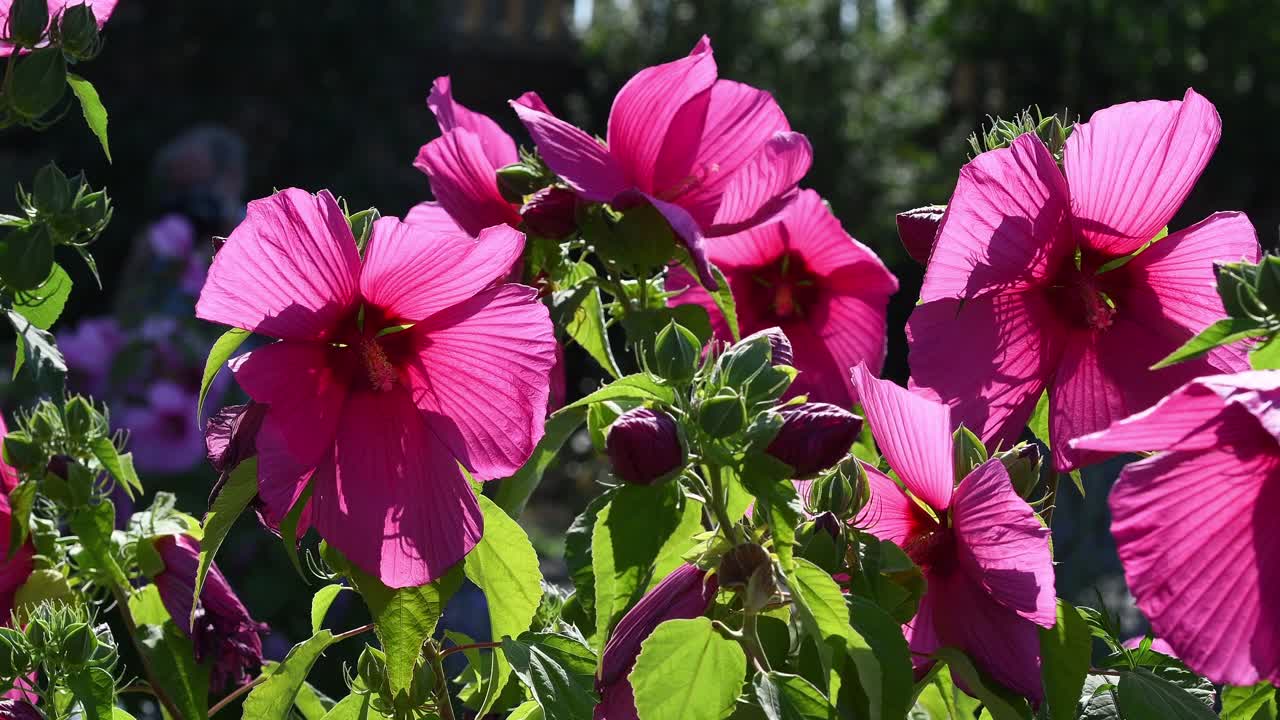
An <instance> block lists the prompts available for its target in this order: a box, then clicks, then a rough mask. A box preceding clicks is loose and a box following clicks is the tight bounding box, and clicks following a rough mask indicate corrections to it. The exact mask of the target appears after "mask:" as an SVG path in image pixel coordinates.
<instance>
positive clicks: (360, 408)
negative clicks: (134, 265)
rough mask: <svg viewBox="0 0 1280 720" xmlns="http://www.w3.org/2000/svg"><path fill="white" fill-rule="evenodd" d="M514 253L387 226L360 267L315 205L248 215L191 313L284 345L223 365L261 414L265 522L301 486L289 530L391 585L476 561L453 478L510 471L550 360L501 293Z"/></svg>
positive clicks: (546, 336) (496, 234)
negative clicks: (309, 531) (308, 528)
mask: <svg viewBox="0 0 1280 720" xmlns="http://www.w3.org/2000/svg"><path fill="white" fill-rule="evenodd" d="M523 245H524V238H523V236H521V235H520V233H518V232H516V231H515V230H512V229H511V228H509V227H507V226H505V225H500V226H497V227H493V228H490V229H488V230H486V231H484V232H483V233H481V236H480V238H479V239H478V240H477V239H473V238H471V237H468V236H467V235H465V234H461V233H457V232H455V233H454V234H448V233H445V232H441V231H436V230H434V229H431V228H429V227H426V226H421V225H411V224H405V223H402V222H400V221H399V220H398V219H396V218H391V217H387V218H382V219H380V220H378V221H377V222H376V223H375V224H374V227H373V232H372V236H371V238H370V240H369V244H368V247H367V248H366V249H365V253H364V258H363V259H362V258H361V257H360V254H359V253H358V252H357V250H356V245H355V239H354V238H353V237H352V234H351V230H350V227H349V226H348V224H347V220H346V218H345V217H344V216H343V214H342V210H341V209H340V208H339V207H338V204H337V202H335V201H334V199H333V196H332V195H330V194H329V193H328V192H321V193H320V194H319V195H312V194H310V193H307V192H305V191H303V190H298V189H289V190H284V191H282V192H279V193H277V194H275V195H273V196H271V197H269V198H265V199H262V200H256V201H254V202H251V203H249V207H248V211H247V213H246V217H245V220H244V222H242V223H241V224H240V226H239V227H237V228H236V230H235V231H234V232H233V233H231V236H230V238H228V240H227V243H226V245H225V246H223V248H222V250H221V251H219V252H218V254H217V255H216V256H215V257H214V261H213V267H212V268H210V270H209V279H208V282H206V284H205V286H204V290H203V291H202V292H201V293H200V300H199V302H198V303H197V305H196V314H197V315H198V316H199V317H201V318H203V319H205V320H211V321H213V322H218V323H222V324H224V325H231V326H234V327H240V328H244V329H246V330H251V331H253V332H256V333H260V334H263V335H267V336H271V337H276V338H280V339H281V342H278V343H274V344H271V345H267V346H266V347H263V348H261V349H259V350H255V351H253V352H251V353H248V354H245V355H242V356H240V357H239V358H237V359H236V360H235V361H234V362H233V363H232V371H233V372H234V374H235V378H236V380H237V382H239V383H240V386H241V387H242V388H244V390H245V392H246V393H248V394H249V397H251V398H253V400H254V401H255V402H258V403H263V404H265V405H268V406H269V407H268V409H267V412H266V416H265V417H264V418H263V420H262V426H261V429H260V430H259V432H258V436H257V439H256V449H257V452H258V462H259V464H258V494H259V496H260V498H261V499H262V501H263V503H264V505H265V508H266V510H265V514H266V517H267V518H268V519H269V520H270V521H272V522H276V523H278V522H279V521H280V520H281V519H282V518H283V517H284V515H285V514H286V513H287V512H288V511H289V509H290V508H291V507H292V506H293V505H294V503H296V502H297V501H298V498H299V497H300V496H301V495H302V493H303V490H304V488H306V487H307V485H308V484H310V486H311V488H312V495H311V499H310V502H309V504H308V506H307V508H306V512H305V514H304V518H303V519H304V521H305V522H309V523H310V524H311V525H314V527H315V528H316V529H317V530H318V531H319V533H320V535H321V536H322V537H324V538H325V539H326V540H327V541H328V542H329V543H331V544H333V545H334V546H335V547H337V548H338V549H339V550H341V551H342V552H343V553H344V554H345V555H346V556H347V557H348V559H350V560H351V561H352V562H353V563H355V564H356V565H357V566H358V567H360V568H361V569H363V570H365V571H366V572H369V573H371V574H374V575H376V576H377V577H379V578H380V579H381V580H382V582H384V583H386V584H387V585H389V586H392V587H406V586H410V585H420V584H423V583H426V582H430V581H431V580H433V579H435V578H437V577H439V576H440V575H441V574H442V573H443V572H445V571H446V570H447V569H448V568H449V567H450V566H452V565H453V564H454V563H456V562H457V561H458V560H459V559H461V558H462V557H463V556H464V555H465V554H466V553H467V552H468V551H469V550H470V549H471V548H472V547H473V546H474V545H475V542H476V541H477V540H478V539H479V537H480V532H481V515H480V509H479V506H478V505H477V503H476V499H475V496H474V494H473V493H472V491H471V488H470V487H469V486H468V484H467V482H466V481H465V479H464V477H463V475H462V473H461V471H460V470H459V468H458V464H459V463H461V464H462V465H463V466H465V467H466V468H467V469H468V470H470V471H471V473H472V474H473V475H474V476H475V477H477V478H480V479H485V480H488V479H493V478H500V477H506V476H508V475H510V474H511V473H513V472H515V470H516V469H518V468H519V467H520V466H521V465H523V464H524V461H525V460H526V459H528V457H529V455H530V453H531V452H532V451H533V447H534V445H535V444H536V443H537V442H538V440H539V439H540V438H541V436H542V420H543V417H544V415H545V413H546V408H547V396H548V387H549V380H548V372H549V371H550V369H551V366H552V364H553V363H554V362H555V356H556V349H555V339H554V337H553V336H552V328H551V322H550V319H549V317H548V314H547V310H546V308H545V307H544V306H543V305H542V304H540V303H539V302H537V300H536V298H535V291H534V290H533V289H532V288H528V287H524V286H522V285H502V284H498V283H499V281H500V279H501V278H502V277H504V276H505V275H506V273H507V270H508V268H510V267H511V262H512V260H513V258H515V257H518V256H519V254H520V252H521V250H522V249H523ZM405 326H407V327H405Z"/></svg>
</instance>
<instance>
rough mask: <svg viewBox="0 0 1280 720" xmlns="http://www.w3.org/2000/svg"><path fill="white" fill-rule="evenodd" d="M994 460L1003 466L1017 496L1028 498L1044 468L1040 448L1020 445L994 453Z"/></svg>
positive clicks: (1033, 444) (1032, 444) (1029, 444)
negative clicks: (997, 460) (996, 459)
mask: <svg viewBox="0 0 1280 720" xmlns="http://www.w3.org/2000/svg"><path fill="white" fill-rule="evenodd" d="M996 458H998V459H999V460H1000V462H1001V463H1003V464H1004V469H1005V470H1007V471H1008V473H1009V479H1010V480H1011V481H1012V482H1013V489H1014V490H1015V491H1017V493H1018V495H1019V496H1021V497H1023V498H1030V497H1031V496H1032V494H1033V493H1034V492H1035V489H1036V485H1038V484H1039V482H1040V472H1041V469H1042V468H1043V466H1044V458H1043V457H1042V456H1041V454H1040V446H1039V445H1037V444H1036V443H1021V444H1018V445H1015V446H1013V447H1012V448H1009V449H1008V450H1005V451H1004V452H999V453H996Z"/></svg>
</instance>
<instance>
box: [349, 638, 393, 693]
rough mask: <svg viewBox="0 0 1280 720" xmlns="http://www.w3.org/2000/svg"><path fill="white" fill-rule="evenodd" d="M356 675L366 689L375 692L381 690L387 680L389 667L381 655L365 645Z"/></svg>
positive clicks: (357, 662) (357, 663) (358, 661)
mask: <svg viewBox="0 0 1280 720" xmlns="http://www.w3.org/2000/svg"><path fill="white" fill-rule="evenodd" d="M356 674H357V675H359V676H360V682H362V683H364V686H365V687H366V688H368V689H370V690H373V691H375V692H376V691H377V690H378V689H379V688H381V687H382V684H383V683H384V682H386V679H387V665H386V663H385V662H384V661H383V659H382V657H381V653H379V652H378V651H377V650H374V649H373V648H371V647H369V646H368V645H365V646H364V652H362V653H360V659H359V660H357V661H356Z"/></svg>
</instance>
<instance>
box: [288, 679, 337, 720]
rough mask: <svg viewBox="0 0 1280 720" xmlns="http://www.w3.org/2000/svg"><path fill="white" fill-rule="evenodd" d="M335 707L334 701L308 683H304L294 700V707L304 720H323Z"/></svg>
mask: <svg viewBox="0 0 1280 720" xmlns="http://www.w3.org/2000/svg"><path fill="white" fill-rule="evenodd" d="M333 705H334V702H333V700H331V699H330V698H328V697H326V696H325V695H324V693H322V692H320V691H319V690H316V689H315V688H314V687H312V686H311V683H306V682H304V683H302V687H301V688H299V689H298V696H297V697H296V698H294V699H293V706H294V707H295V708H297V710H298V714H299V715H301V716H302V718H303V720H323V718H324V716H325V715H326V714H328V712H329V709H330V708H332V707H333Z"/></svg>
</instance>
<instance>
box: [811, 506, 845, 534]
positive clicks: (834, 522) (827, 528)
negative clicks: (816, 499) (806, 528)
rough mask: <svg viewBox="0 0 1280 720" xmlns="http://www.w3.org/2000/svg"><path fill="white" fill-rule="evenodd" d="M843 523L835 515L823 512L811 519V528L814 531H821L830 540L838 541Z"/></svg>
mask: <svg viewBox="0 0 1280 720" xmlns="http://www.w3.org/2000/svg"><path fill="white" fill-rule="evenodd" d="M843 526H844V523H842V522H840V518H838V517H836V516H835V513H830V512H824V513H820V514H819V515H817V516H816V517H814V518H813V527H814V529H815V530H821V531H823V532H825V533H827V534H828V535H830V536H831V539H832V540H839V539H840V535H841V533H842V532H843V529H844V528H843Z"/></svg>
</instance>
